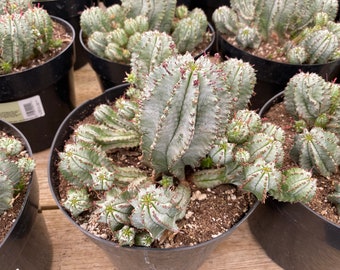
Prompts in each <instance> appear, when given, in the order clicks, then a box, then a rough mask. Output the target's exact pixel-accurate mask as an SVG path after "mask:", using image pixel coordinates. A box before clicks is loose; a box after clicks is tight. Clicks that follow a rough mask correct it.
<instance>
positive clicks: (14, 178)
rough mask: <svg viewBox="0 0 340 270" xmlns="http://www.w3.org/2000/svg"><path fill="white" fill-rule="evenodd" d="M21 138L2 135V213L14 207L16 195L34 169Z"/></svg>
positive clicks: (0, 157)
mask: <svg viewBox="0 0 340 270" xmlns="http://www.w3.org/2000/svg"><path fill="white" fill-rule="evenodd" d="M34 167H35V163H34V160H33V159H32V158H31V157H29V156H28V154H27V152H26V151H25V150H24V146H23V144H22V142H21V141H20V140H19V139H16V138H14V137H12V136H8V135H7V134H5V133H2V134H1V137H0V172H1V173H0V215H1V214H2V213H3V212H4V211H6V210H7V209H9V208H11V207H12V204H13V201H14V197H15V196H16V195H17V194H18V193H19V192H20V191H21V190H22V188H23V186H24V185H25V181H27V179H29V177H30V176H31V175H32V172H33V170H34Z"/></svg>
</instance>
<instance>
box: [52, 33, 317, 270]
mask: <svg viewBox="0 0 340 270" xmlns="http://www.w3.org/2000/svg"><path fill="white" fill-rule="evenodd" d="M152 33H154V32H153V31H152ZM144 35H148V34H146V33H144ZM157 36H163V37H168V35H166V34H165V33H159V32H157ZM158 38H159V37H158ZM142 39H143V38H142ZM147 40H148V42H149V43H145V44H144V50H142V51H143V52H144V54H142V53H133V54H132V58H131V65H132V67H131V73H130V74H129V75H128V76H127V80H128V82H129V83H130V84H125V85H121V86H118V87H114V88H113V89H112V90H108V91H106V92H104V93H103V94H102V95H101V96H99V97H96V98H95V99H93V100H90V101H88V102H86V103H84V104H83V105H81V106H80V107H78V108H76V109H75V110H74V111H73V112H72V113H71V114H70V115H69V116H68V117H67V118H66V119H65V121H64V122H63V123H62V125H61V126H60V128H59V130H58V132H57V134H56V136H55V139H54V142H53V144H52V149H51V154H50V159H49V172H48V175H49V183H50V187H51V191H52V193H53V196H54V198H55V200H56V202H57V204H58V206H59V207H60V209H61V210H62V211H63V213H64V214H65V215H66V216H67V217H68V218H69V219H70V220H71V222H72V223H73V224H75V225H76V226H77V227H79V228H80V230H82V231H83V232H84V233H85V234H86V235H88V236H89V237H90V239H92V240H93V241H94V242H95V243H96V244H97V245H99V246H101V247H102V248H103V249H104V250H105V251H106V252H107V254H108V256H109V257H110V258H111V259H112V262H113V264H114V265H115V266H116V267H118V268H119V269H130V270H131V269H197V268H198V267H199V266H200V265H201V263H202V262H203V260H204V259H205V258H206V256H208V255H209V253H210V252H212V250H213V249H214V248H215V247H216V245H217V243H219V242H220V241H222V240H223V239H224V238H225V237H227V236H228V235H229V234H230V233H231V232H232V231H233V230H234V229H236V228H237V226H238V224H240V223H241V222H242V221H244V220H245V219H246V218H247V217H248V216H249V214H250V213H251V212H252V211H253V210H254V209H255V207H256V206H257V204H258V202H257V200H260V201H264V200H265V198H266V196H267V193H269V194H271V195H272V196H274V197H279V198H282V199H283V200H286V198H288V197H289V195H291V196H292V197H293V198H290V197H289V198H290V199H292V200H293V199H294V200H302V201H307V200H308V199H309V198H310V197H311V195H312V194H313V191H314V187H315V182H314V181H313V180H311V179H310V178H309V177H308V173H307V172H306V174H307V175H306V176H305V175H304V173H303V172H304V171H303V170H302V169H297V170H296V171H291V172H287V173H286V174H285V175H284V174H282V173H281V172H280V169H279V167H280V164H281V163H282V161H283V156H282V155H281V154H282V153H283V151H282V144H281V139H282V133H283V130H282V129H277V128H276V127H275V126H274V125H270V124H268V125H263V124H262V122H261V119H260V117H259V115H258V114H257V113H255V112H254V111H250V110H248V109H247V105H248V101H249V98H250V97H251V95H252V93H253V88H254V85H255V81H256V77H255V70H254V69H253V68H252V67H251V66H250V65H249V64H248V63H244V62H243V61H241V60H237V59H229V60H228V61H224V62H221V63H215V61H211V60H210V58H209V57H208V56H201V57H199V58H198V59H196V60H195V59H194V57H193V56H192V55H191V54H189V53H186V54H184V55H181V54H177V53H176V52H173V53H171V54H170V55H169V56H168V57H167V58H166V59H165V60H164V61H163V62H161V63H160V64H158V65H154V66H152V63H154V61H153V55H154V50H155V49H159V48H173V47H175V45H174V46H155V47H156V48H154V47H152V46H151V44H157V42H155V40H153V39H147ZM147 52H148V53H147ZM123 93H124V95H123V96H121V95H122V94H123ZM299 174H300V175H301V174H303V175H304V176H305V177H299ZM286 178H288V179H289V181H287V180H284V179H286ZM289 184H291V186H290V185H289ZM288 186H289V187H288ZM284 187H285V188H284ZM229 188H232V189H233V190H234V191H233V192H232V193H230V191H228V189H229ZM226 194H229V195H227V196H225V195H226ZM210 195H212V196H210ZM221 196H222V198H223V199H222V201H218V202H216V201H214V200H215V199H216V200H219V198H221ZM236 199H241V201H243V202H242V203H241V205H242V206H241V207H240V204H239V203H236V205H235V204H234V203H235V202H234V203H233V202H232V201H233V200H234V201H235V200H236ZM228 205H232V207H231V208H230V209H228ZM204 209H205V210H204ZM237 209H239V210H240V212H239V213H236V214H235V215H234V214H231V212H233V211H234V210H237ZM199 213H201V215H200V214H199ZM215 214H217V215H219V216H214V215H215ZM228 215H229V216H231V217H232V219H233V220H234V221H232V222H231V223H230V222H229V221H227V219H226V217H227V216H228ZM199 216H200V217H199ZM198 220H201V221H202V220H204V221H205V222H206V223H205V224H203V225H202V224H199V223H193V222H194V221H198ZM222 220H225V221H226V223H225V224H224V225H222V224H221V225H218V226H220V227H219V228H218V230H217V231H213V228H214V227H216V226H215V225H216V224H220V221H222ZM222 223H224V222H222ZM227 224H229V225H227ZM231 224H233V225H231ZM221 227H222V228H224V229H222V230H221ZM195 228H196V229H197V230H198V231H199V233H198V234H197V230H196V233H194V231H195ZM227 228H228V229H227ZM102 229H104V230H102ZM192 229H193V231H192ZM206 233H207V236H205V234H206ZM203 236H204V237H203ZM188 258H190V260H188Z"/></svg>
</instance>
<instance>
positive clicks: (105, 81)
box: [79, 24, 215, 91]
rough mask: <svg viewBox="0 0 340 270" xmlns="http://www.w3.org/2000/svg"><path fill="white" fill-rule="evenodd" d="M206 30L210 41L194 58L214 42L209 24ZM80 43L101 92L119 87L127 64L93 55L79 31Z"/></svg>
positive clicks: (213, 34)
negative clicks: (209, 35) (208, 32)
mask: <svg viewBox="0 0 340 270" xmlns="http://www.w3.org/2000/svg"><path fill="white" fill-rule="evenodd" d="M208 29H209V31H210V33H211V34H212V35H211V41H210V43H209V45H208V46H207V48H206V49H205V50H204V51H202V52H201V53H199V54H198V55H196V56H195V58H198V57H200V56H201V55H203V54H204V53H207V52H209V51H210V49H211V48H212V46H213V44H214V41H215V30H214V28H213V27H212V25H211V24H209V25H208ZM79 39H80V43H81V44H82V46H83V47H84V49H85V51H86V55H87V57H88V59H89V63H90V65H91V67H92V69H93V70H94V71H95V72H96V75H97V79H98V81H99V85H100V88H101V89H102V91H105V90H106V89H109V88H112V87H114V86H117V85H120V84H122V83H123V82H124V79H125V78H126V74H127V73H129V72H130V65H129V64H122V63H118V62H113V61H110V60H107V59H104V58H101V57H99V56H97V55H95V54H94V53H92V52H91V51H90V50H89V48H88V47H87V45H86V42H85V40H84V37H83V31H82V30H80V33H79Z"/></svg>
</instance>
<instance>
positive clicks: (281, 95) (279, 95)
mask: <svg viewBox="0 0 340 270" xmlns="http://www.w3.org/2000/svg"><path fill="white" fill-rule="evenodd" d="M283 98H284V91H281V92H279V93H277V94H276V95H274V96H273V97H271V98H270V99H269V100H268V101H267V102H266V103H265V104H264V105H263V106H262V108H261V109H260V111H259V116H260V117H261V118H262V117H263V116H264V115H265V113H266V112H267V111H268V110H269V109H270V107H271V106H272V105H273V104H275V103H278V102H282V101H283ZM273 201H276V200H275V199H273ZM277 202H279V201H277ZM279 203H283V204H288V203H285V202H279ZM296 204H299V205H300V206H302V207H303V208H305V209H306V210H307V211H309V212H310V213H312V214H314V215H315V216H318V217H319V218H321V219H322V220H323V221H324V222H326V223H330V224H332V225H333V226H335V227H337V228H338V229H340V224H336V223H334V222H332V221H330V220H328V219H326V218H325V217H324V216H322V215H320V214H319V213H317V212H315V211H314V210H313V209H312V208H310V207H309V206H307V205H306V204H305V203H301V202H297V203H296Z"/></svg>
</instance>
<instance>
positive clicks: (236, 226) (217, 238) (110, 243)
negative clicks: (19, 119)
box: [48, 83, 260, 252]
mask: <svg viewBox="0 0 340 270" xmlns="http://www.w3.org/2000/svg"><path fill="white" fill-rule="evenodd" d="M128 85H129V83H123V84H120V85H117V86H114V87H112V88H109V89H107V90H106V91H105V92H104V93H102V94H101V95H99V96H97V97H94V98H93V99H91V100H88V101H85V102H84V103H82V104H81V105H79V106H78V107H77V108H75V109H74V110H73V111H72V112H70V113H69V115H68V116H67V117H66V118H65V119H64V120H63V122H62V123H61V124H60V126H59V128H58V130H57V132H56V133H55V137H54V139H53V142H52V144H51V148H50V149H51V151H50V154H49V158H48V184H49V187H50V191H51V193H52V196H53V199H54V200H55V202H56V204H57V206H58V208H59V209H60V210H61V211H62V213H63V214H64V215H65V216H66V217H67V218H68V220H70V221H71V223H72V224H73V225H74V226H76V227H77V228H78V229H80V230H81V231H82V232H83V233H84V234H85V235H87V236H89V237H90V238H92V239H95V240H96V241H99V242H102V243H106V244H108V245H112V246H116V247H121V248H125V249H138V250H146V251H157V252H159V251H161V252H165V251H167V250H187V249H192V248H194V247H202V246H205V245H209V244H211V243H214V242H219V241H221V240H223V239H224V238H225V237H227V236H229V235H230V234H231V233H232V232H233V231H234V230H236V228H238V227H239V226H240V225H241V224H242V223H243V222H244V221H245V220H246V219H247V218H248V217H249V216H250V215H251V214H252V213H253V212H254V211H255V209H256V208H257V206H258V205H259V204H260V202H259V201H258V200H256V202H255V203H254V205H253V206H252V207H251V208H250V209H249V210H248V211H247V212H246V213H245V214H244V216H243V217H242V218H241V219H240V220H239V221H238V222H237V223H235V224H234V226H233V227H231V228H230V229H228V230H227V231H225V232H224V233H222V234H220V235H219V236H217V237H215V238H212V239H210V240H208V241H205V242H202V243H199V244H197V245H194V246H184V247H177V248H151V247H139V246H132V247H127V246H119V245H118V244H117V243H115V242H112V241H109V240H105V239H102V238H100V237H98V236H96V235H94V234H92V233H90V232H89V231H87V230H85V229H83V228H82V227H80V226H79V225H78V224H77V223H76V222H75V221H74V220H73V219H72V217H71V216H70V215H69V214H68V212H67V211H66V210H65V209H64V208H63V207H62V205H61V203H60V201H59V199H58V198H57V195H56V194H55V191H54V186H53V184H52V170H51V168H52V167H55V166H56V162H55V160H52V159H53V155H54V153H55V152H56V151H58V150H57V149H56V147H55V145H56V142H57V139H58V137H59V134H60V133H61V132H62V130H64V129H63V126H64V125H66V124H67V123H68V122H69V119H70V118H71V116H73V114H75V113H77V111H78V110H81V109H83V108H85V107H86V106H87V105H88V104H90V103H91V102H92V101H94V100H96V99H99V98H101V97H103V96H105V95H106V94H107V93H110V92H113V91H115V90H116V89H119V88H122V87H127V86H128ZM86 116H87V115H84V114H83V115H82V116H81V117H79V118H78V120H79V121H80V120H82V119H83V118H85V117H86Z"/></svg>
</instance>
